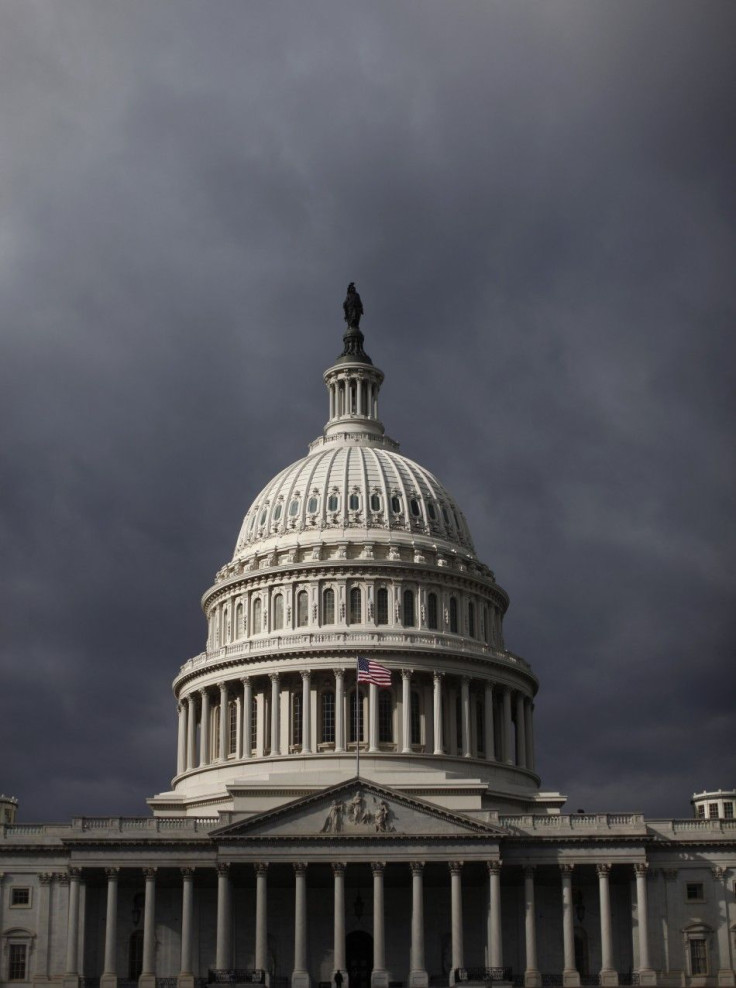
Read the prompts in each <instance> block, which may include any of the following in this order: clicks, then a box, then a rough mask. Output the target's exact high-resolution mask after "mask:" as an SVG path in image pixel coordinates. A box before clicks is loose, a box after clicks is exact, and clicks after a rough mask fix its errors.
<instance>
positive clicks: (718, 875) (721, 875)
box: [711, 865, 726, 882]
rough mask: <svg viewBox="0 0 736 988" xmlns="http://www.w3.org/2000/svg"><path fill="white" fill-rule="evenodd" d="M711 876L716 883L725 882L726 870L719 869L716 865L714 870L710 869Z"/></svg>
mask: <svg viewBox="0 0 736 988" xmlns="http://www.w3.org/2000/svg"><path fill="white" fill-rule="evenodd" d="M711 874H712V875H713V879H714V880H715V881H716V882H725V880H726V869H725V868H721V867H720V866H719V865H716V867H715V868H711Z"/></svg>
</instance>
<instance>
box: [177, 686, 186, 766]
mask: <svg viewBox="0 0 736 988" xmlns="http://www.w3.org/2000/svg"><path fill="white" fill-rule="evenodd" d="M176 710H177V713H178V715H179V723H178V737H177V745H176V774H177V775H181V773H182V772H183V771H184V770H185V768H186V763H187V704H186V702H185V701H184V700H180V701H179V703H178V704H177V705H176Z"/></svg>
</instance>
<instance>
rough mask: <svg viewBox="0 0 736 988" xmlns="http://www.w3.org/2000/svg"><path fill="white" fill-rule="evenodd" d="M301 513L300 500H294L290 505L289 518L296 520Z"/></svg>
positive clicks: (296, 498)
mask: <svg viewBox="0 0 736 988" xmlns="http://www.w3.org/2000/svg"><path fill="white" fill-rule="evenodd" d="M298 513H299V498H298V497H295V498H294V500H293V501H292V502H291V504H290V505H289V517H290V518H296V516H297V514H298Z"/></svg>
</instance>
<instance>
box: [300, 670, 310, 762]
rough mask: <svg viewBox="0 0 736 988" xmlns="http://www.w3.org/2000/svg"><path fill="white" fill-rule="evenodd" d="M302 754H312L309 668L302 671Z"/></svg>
mask: <svg viewBox="0 0 736 988" xmlns="http://www.w3.org/2000/svg"><path fill="white" fill-rule="evenodd" d="M302 754H303V755H311V754H312V688H311V681H310V673H309V670H306V671H305V672H303V673H302Z"/></svg>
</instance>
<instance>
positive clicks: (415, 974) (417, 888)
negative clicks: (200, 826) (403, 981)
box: [409, 861, 429, 988]
mask: <svg viewBox="0 0 736 988" xmlns="http://www.w3.org/2000/svg"><path fill="white" fill-rule="evenodd" d="M409 965H410V970H409V988H427V985H428V984H429V976H428V974H427V971H426V969H425V967H424V862H423V861H412V862H411V959H410V962H409Z"/></svg>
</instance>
